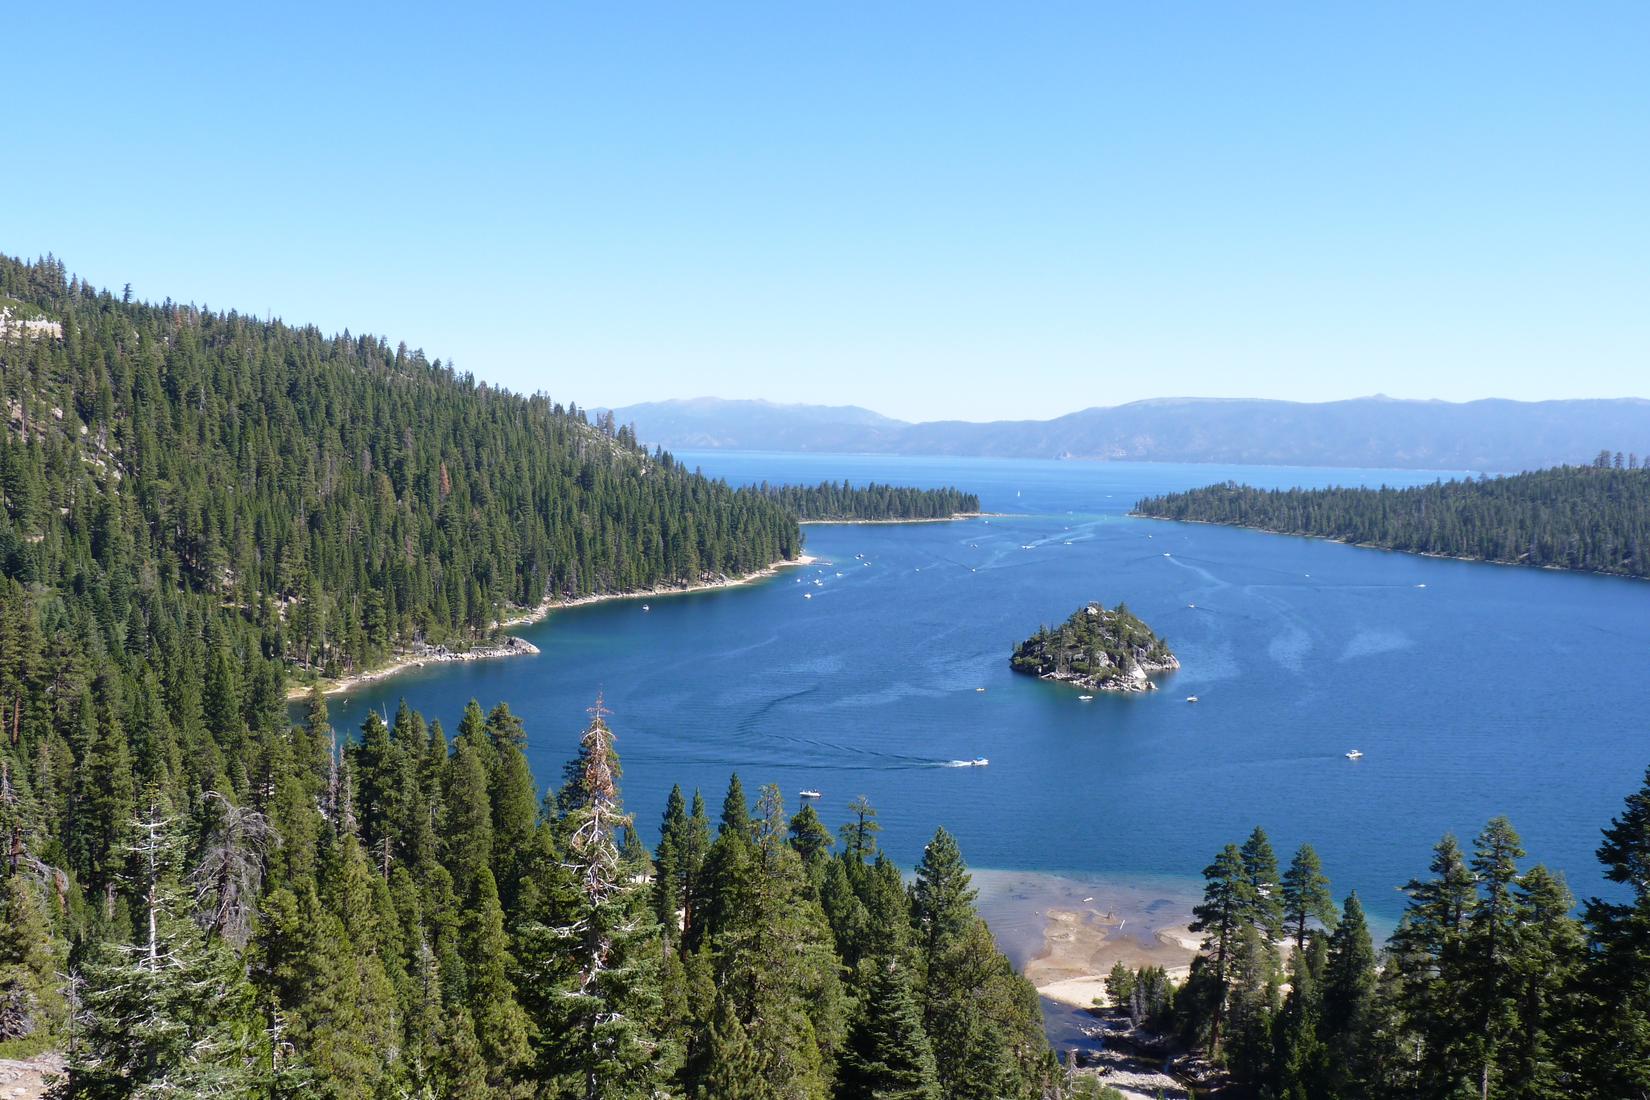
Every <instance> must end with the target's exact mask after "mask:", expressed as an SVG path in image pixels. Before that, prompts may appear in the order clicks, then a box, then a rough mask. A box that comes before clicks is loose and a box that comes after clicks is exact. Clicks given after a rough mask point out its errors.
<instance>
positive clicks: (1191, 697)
mask: <svg viewBox="0 0 1650 1100" xmlns="http://www.w3.org/2000/svg"><path fill="white" fill-rule="evenodd" d="M1186 701H1187V702H1188V703H1195V702H1197V696H1195V695H1188V696H1186Z"/></svg>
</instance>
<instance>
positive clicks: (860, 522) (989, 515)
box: [796, 512, 1010, 527]
mask: <svg viewBox="0 0 1650 1100" xmlns="http://www.w3.org/2000/svg"><path fill="white" fill-rule="evenodd" d="M1009 514H1010V513H1008V512H953V513H952V514H951V515H949V516H912V517H910V518H909V519H799V520H797V521H796V523H797V526H799V527H883V526H894V525H898V524H902V523H955V522H956V521H957V520H960V519H997V518H998V517H1000V516H1006V515H1009Z"/></svg>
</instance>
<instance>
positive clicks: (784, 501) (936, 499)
mask: <svg viewBox="0 0 1650 1100" xmlns="http://www.w3.org/2000/svg"><path fill="white" fill-rule="evenodd" d="M758 492H760V493H761V494H762V495H763V496H765V497H767V498H768V499H769V500H773V501H775V502H777V503H778V504H780V505H781V506H782V507H784V508H785V509H786V510H787V511H789V512H791V513H792V514H793V515H795V516H797V517H798V518H799V519H804V520H826V521H828V520H899V519H950V518H951V517H952V516H956V515H962V514H966V513H969V512H978V511H979V510H980V498H979V497H977V496H975V495H974V494H973V493H965V492H963V491H962V490H960V489H955V488H945V489H912V488H908V487H905V486H900V485H878V484H877V483H876V482H874V481H873V482H871V483H870V484H869V485H865V486H862V487H855V486H853V485H850V484H849V483H848V482H847V481H844V482H843V483H842V484H841V485H837V484H834V483H832V482H829V481H822V482H820V483H819V484H818V485H769V484H768V483H767V482H765V481H764V482H763V483H762V484H761V485H760V486H758Z"/></svg>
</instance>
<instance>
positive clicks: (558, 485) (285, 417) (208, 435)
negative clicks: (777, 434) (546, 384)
mask: <svg viewBox="0 0 1650 1100" xmlns="http://www.w3.org/2000/svg"><path fill="white" fill-rule="evenodd" d="M0 294H3V295H5V296H7V297H10V298H13V299H16V300H18V301H19V302H22V303H25V304H27V305H29V306H30V307H32V308H34V309H35V310H38V311H39V313H40V314H41V315H42V316H45V317H49V318H50V319H52V320H53V321H55V322H59V323H60V324H61V326H62V328H61V336H60V337H59V336H56V335H52V334H30V333H25V332H20V331H16V330H13V332H12V333H11V334H10V335H8V336H7V337H6V338H5V339H4V340H0V386H3V387H4V393H5V398H6V401H7V410H6V411H7V417H8V419H7V430H6V431H5V432H4V433H0V436H3V445H0V490H3V493H4V505H5V506H4V508H3V509H0V568H3V571H4V574H5V576H6V577H8V578H11V579H12V580H14V581H16V582H18V583H20V584H23V585H25V586H27V587H28V588H30V589H31V590H33V591H35V592H36V593H38V594H39V595H40V597H41V598H45V597H47V596H48V595H49V596H51V597H52V598H61V599H65V600H67V601H68V602H69V604H70V606H71V607H72V608H73V609H74V610H75V611H76V613H84V614H87V615H90V616H92V617H93V618H95V619H96V620H97V624H98V629H99V632H100V633H101V635H102V645H103V646H104V647H105V648H108V649H110V650H118V649H119V648H121V647H122V645H123V644H124V643H125V641H126V640H127V639H129V638H131V637H134V636H141V635H142V634H144V633H146V632H148V631H149V630H150V629H151V628H152V625H153V623H154V621H155V620H156V619H161V620H167V621H171V622H174V623H177V624H178V625H179V626H180V628H182V629H191V627H189V626H187V625H186V623H187V621H188V620H189V619H190V617H191V616H193V617H194V618H196V619H198V620H199V621H202V622H205V623H207V624H210V625H211V628H212V629H214V630H217V631H219V632H221V633H222V634H223V635H224V636H226V637H228V638H232V639H235V641H236V648H237V649H241V648H250V649H252V650H254V651H261V652H262V653H264V654H265V655H266V656H268V657H281V658H285V659H286V660H288V661H291V662H293V663H295V664H297V665H299V666H301V667H305V668H317V669H326V670H328V671H339V670H343V669H347V668H352V667H359V666H360V665H361V664H363V663H364V662H367V661H369V660H370V659H371V658H373V657H374V656H376V655H378V654H381V653H384V652H386V651H388V650H391V649H395V648H397V647H399V646H402V645H404V644H406V643H408V642H410V641H413V640H415V639H423V640H428V641H434V642H439V641H446V640H457V641H460V642H462V641H464V640H467V639H470V638H474V637H476V636H478V635H480V634H483V633H485V632H486V631H487V630H488V628H489V626H490V624H491V623H493V622H494V621H495V620H496V619H497V618H498V617H499V615H500V612H501V611H503V610H504V609H506V608H507V607H509V606H522V605H533V604H536V603H537V602H538V601H539V600H540V599H541V598H543V597H544V596H546V595H547V594H555V595H567V596H574V595H580V594H584V593H594V592H614V591H626V590H630V589H634V588H640V587H645V586H650V585H654V584H660V583H665V584H671V583H687V582H692V581H697V580H700V579H702V578H704V577H705V576H707V575H715V574H720V573H742V572H747V571H750V570H753V569H756V568H760V567H761V566H764V565H767V564H769V563H771V562H772V561H774V560H775V559H777V558H780V557H791V556H794V555H795V554H796V553H797V551H798V548H799V546H800V533H799V531H798V529H797V526H796V523H795V520H794V519H793V518H792V517H791V516H789V515H787V514H786V513H785V512H784V511H783V510H782V509H781V508H780V507H779V506H777V505H776V504H774V503H773V502H771V501H769V500H767V499H765V498H764V497H762V496H761V495H760V494H758V493H756V492H754V491H749V490H740V491H735V490H732V489H730V488H728V487H727V486H726V485H724V484H721V483H718V482H712V481H709V480H707V479H705V478H702V477H699V476H697V475H694V474H691V473H689V472H687V471H686V470H684V469H682V468H680V467H679V466H678V465H677V464H675V463H674V462H673V461H672V460H670V459H669V458H668V456H659V457H658V458H655V457H653V456H651V455H649V454H648V452H646V451H645V450H643V449H641V448H639V447H637V446H636V445H635V443H634V440H633V439H632V438H631V437H630V436H629V434H628V432H624V431H615V430H613V429H612V428H611V425H610V423H608V422H604V424H606V425H607V430H603V429H601V428H597V427H592V426H591V425H590V424H588V423H587V422H586V419H585V416H584V414H583V413H582V412H580V411H579V410H578V409H576V408H575V407H574V406H572V405H568V406H566V407H563V406H561V405H557V404H553V403H552V402H550V401H549V400H548V399H546V398H544V397H542V396H535V397H530V398H528V397H520V396H517V395H515V394H512V393H510V392H508V391H504V390H499V389H494V388H491V387H489V386H487V385H486V384H485V383H480V382H477V381H476V380H475V379H473V378H471V377H470V376H468V375H458V374H455V373H454V372H453V371H452V370H451V369H449V368H447V367H444V366H442V365H441V363H440V361H439V360H438V361H436V362H433V363H431V362H427V361H426V360H425V358H424V356H423V355H422V353H419V352H409V351H408V350H407V349H406V348H405V346H402V347H400V348H392V347H391V346H390V345H389V344H387V343H386V342H384V341H383V340H381V339H376V338H369V337H352V336H350V335H349V334H348V333H345V334H343V335H342V336H332V337H328V336H323V335H322V334H321V333H320V332H319V331H317V330H316V329H314V328H299V327H293V326H289V325H285V324H282V323H279V322H273V323H266V322H263V321H259V320H257V319H255V318H250V317H243V316H240V315H238V314H235V313H213V312H208V311H204V310H201V309H197V308H195V307H192V306H181V305H177V304H175V303H172V302H170V301H168V302H166V303H164V304H161V305H158V306H157V305H150V304H145V303H136V302H125V301H121V300H119V299H117V298H115V297H113V296H112V295H110V294H108V293H106V292H100V291H96V290H94V289H93V288H91V287H89V286H86V285H84V284H81V283H79V282H77V281H71V280H70V279H68V278H67V276H66V274H65V272H64V270H63V267H62V265H61V264H59V263H56V262H55V261H50V260H48V261H44V262H41V263H37V264H26V263H22V262H19V261H16V260H11V259H3V258H0ZM193 629H195V630H197V631H198V629H199V627H198V626H196V627H193Z"/></svg>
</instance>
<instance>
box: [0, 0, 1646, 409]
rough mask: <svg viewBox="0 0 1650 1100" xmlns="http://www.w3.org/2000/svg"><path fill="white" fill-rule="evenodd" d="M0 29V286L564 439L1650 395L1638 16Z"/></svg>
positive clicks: (1177, 16)
mask: <svg viewBox="0 0 1650 1100" xmlns="http://www.w3.org/2000/svg"><path fill="white" fill-rule="evenodd" d="M343 9H352V10H351V11H348V12H346V11H344V10H343ZM0 25H3V31H0V38H3V40H4V45H3V46H0V56H3V58H4V61H3V62H0V89H3V92H0V95H3V102H4V108H3V110H0V118H3V119H4V133H5V135H6V136H5V143H4V148H5V150H6V152H5V154H4V161H3V162H0V250H4V251H6V252H10V253H13V254H24V255H30V256H32V255H36V254H42V253H45V252H47V251H51V252H54V253H56V254H57V255H58V256H59V257H61V258H63V259H64V260H65V261H66V262H67V263H68V264H69V266H70V268H71V269H73V270H74V271H77V272H79V273H80V274H82V275H84V276H86V277H87V278H89V279H91V280H92V281H94V282H96V283H99V284H106V285H110V286H113V287H115V288H116V289H118V288H119V287H120V285H121V284H123V283H126V282H130V283H131V284H132V285H133V289H134V291H135V293H137V294H138V295H140V296H143V297H149V298H156V299H158V298H163V297H167V296H171V297H174V298H177V299H180V300H186V301H195V302H201V303H205V304H209V305H212V306H214V307H225V308H227V307H235V308H239V309H242V310H244V311H249V312H256V313H258V314H260V315H261V314H264V313H268V312H272V313H274V314H276V315H279V316H281V317H284V318H286V319H287V320H289V321H298V322H314V323H317V324H319V325H321V326H322V327H323V328H326V329H329V330H332V329H342V328H345V327H348V328H350V329H351V330H352V331H355V332H363V331H365V332H373V333H381V334H384V335H387V336H388V337H389V338H390V339H391V340H392V341H396V340H405V341H406V342H407V343H408V344H409V345H412V346H421V347H423V348H424V349H426V351H427V352H429V353H430V354H431V355H432V356H434V355H440V356H443V357H451V358H453V359H455V360H456V361H457V363H458V365H459V367H460V368H462V369H467V370H470V371H473V372H475V373H476V374H477V375H479V376H481V377H483V378H486V379H489V380H492V381H496V382H500V383H504V384H507V385H510V386H512V387H515V388H518V389H528V390H531V389H544V390H547V391H549V392H550V393H551V394H552V395H554V396H555V397H556V398H558V399H562V400H566V399H572V400H575V401H577V402H578V403H579V404H581V405H598V404H625V403H629V402H633V401H637V400H644V399H652V398H662V397H683V396H692V395H697V394H715V395H720V396H725V397H767V398H771V399H775V400H784V401H818V402H829V403H850V402H851V403H858V404H864V405H868V406H871V407H873V408H876V409H878V410H880V411H883V412H886V413H889V414H891V415H897V416H903V417H910V418H932V417H963V418H969V419H987V418H993V417H999V416H1048V415H1054V414H1058V413H1061V412H1065V411H1069V410H1071V409H1074V408H1078V407H1082V406H1087V405H1095V404H1113V403H1116V402H1120V401H1127V400H1132V399H1136V398H1141V397H1151V396H1160V395H1169V394H1180V395H1184V394H1195V395H1214V396H1269V397H1292V398H1299V399H1304V400H1322V399H1328V398H1336V397H1346V396H1353V395H1359V394H1367V393H1373V392H1377V391H1380V392H1385V393H1389V394H1392V395H1394V396H1405V397H1441V398H1448V399H1466V398H1473V397H1481V396H1490V395H1495V396H1508V397H1519V398H1543V397H1572V396H1620V395H1638V396H1650V63H1647V62H1646V57H1647V56H1650V4H1646V3H1643V2H1642V0H1639V2H1634V3H1622V4H1608V3H1588V4H1579V5H1571V4H1553V3H1529V4H1526V3H1509V2H1495V3H1484V4H1473V3H1447V4H1439V3H1435V2H1428V3H1422V4H1414V5H1404V4H1397V3H1378V4H1365V5H1349V4H1340V3H1329V4H1325V3H1321V2H1316V3H1299V4H1293V3H1267V4H1224V5H1221V4H1201V3H1159V2H1150V3H1148V2H1144V0H1142V2H1140V3H1137V4H1132V5H1125V4H1110V3H1099V2H1082V3H1070V4H1062V3H1037V4H1016V3H993V4H977V5H976V4H967V3H957V2H947V3H932V4H923V3H832V4H797V3H762V4H758V3H751V4H744V5H721V4H712V3H703V2H696V3H679V2H672V3H663V4H658V5H653V4H643V3H632V4H597V3H586V4H533V5H521V6H519V7H517V6H489V5H484V4H470V5H463V6H460V5H441V6H439V7H430V8H427V9H426V8H420V7H419V6H417V5H411V4H388V3H385V4H375V5H355V4H337V5H332V4H329V5H318V6H314V7H309V6H307V5H300V4H271V5H250V4H214V5H202V6H200V7H198V8H194V9H190V8H187V7H185V6H181V5H168V4H153V5H150V4H132V3H123V4H120V5H108V6H105V5H101V4H31V5H13V6H11V7H10V8H9V9H8V10H7V12H6V14H5V15H4V17H3V19H0Z"/></svg>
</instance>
